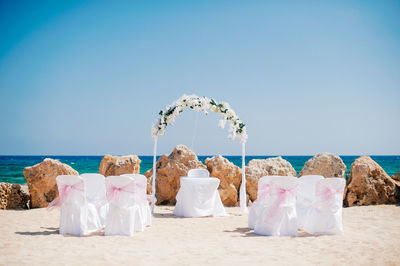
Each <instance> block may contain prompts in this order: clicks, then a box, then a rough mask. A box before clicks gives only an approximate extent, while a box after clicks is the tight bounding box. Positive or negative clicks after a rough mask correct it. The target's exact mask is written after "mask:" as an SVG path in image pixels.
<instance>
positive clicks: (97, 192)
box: [80, 173, 108, 228]
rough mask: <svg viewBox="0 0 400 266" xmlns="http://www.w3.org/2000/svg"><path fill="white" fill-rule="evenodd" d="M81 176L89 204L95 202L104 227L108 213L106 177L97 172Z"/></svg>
mask: <svg viewBox="0 0 400 266" xmlns="http://www.w3.org/2000/svg"><path fill="white" fill-rule="evenodd" d="M80 176H81V177H82V178H83V181H84V182H85V188H86V200H87V202H88V204H93V205H94V206H95V207H96V210H97V214H98V216H99V218H100V223H101V227H102V228H104V226H105V220H106V217H107V214H108V203H107V198H106V184H105V178H104V176H103V175H101V174H95V173H90V174H81V175H80Z"/></svg>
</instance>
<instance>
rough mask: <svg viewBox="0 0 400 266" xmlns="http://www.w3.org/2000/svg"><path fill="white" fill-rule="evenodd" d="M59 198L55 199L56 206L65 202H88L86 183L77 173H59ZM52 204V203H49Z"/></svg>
mask: <svg viewBox="0 0 400 266" xmlns="http://www.w3.org/2000/svg"><path fill="white" fill-rule="evenodd" d="M56 182H57V188H58V198H57V200H55V201H53V202H54V203H53V204H54V206H60V207H61V206H62V205H63V204H77V205H82V206H83V205H84V204H85V203H86V197H85V184H84V182H83V179H82V178H81V177H80V176H77V175H59V176H57V178H56ZM49 206H50V205H49Z"/></svg>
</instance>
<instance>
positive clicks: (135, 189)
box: [107, 182, 147, 202]
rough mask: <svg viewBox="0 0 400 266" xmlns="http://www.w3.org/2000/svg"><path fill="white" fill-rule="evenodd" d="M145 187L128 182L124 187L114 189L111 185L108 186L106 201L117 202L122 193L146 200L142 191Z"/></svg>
mask: <svg viewBox="0 0 400 266" xmlns="http://www.w3.org/2000/svg"><path fill="white" fill-rule="evenodd" d="M146 187H147V185H146V186H144V185H143V184H141V183H135V182H130V183H129V184H127V185H126V186H123V187H116V186H114V185H112V184H110V183H109V184H108V186H107V200H108V201H109V202H110V201H112V200H118V198H119V195H120V194H121V193H122V192H125V193H130V194H136V196H138V197H140V198H141V199H143V200H147V195H146V192H144V189H145V188H146Z"/></svg>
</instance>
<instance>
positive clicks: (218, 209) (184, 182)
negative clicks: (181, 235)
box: [173, 177, 227, 217]
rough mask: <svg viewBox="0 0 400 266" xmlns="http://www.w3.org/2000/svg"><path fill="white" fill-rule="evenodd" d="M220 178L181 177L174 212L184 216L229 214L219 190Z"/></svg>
mask: <svg viewBox="0 0 400 266" xmlns="http://www.w3.org/2000/svg"><path fill="white" fill-rule="evenodd" d="M219 182H220V181H219V179H218V178H213V177H208V178H197V177H196V178H193V177H181V179H180V184H181V187H180V189H179V191H178V194H177V195H176V205H175V209H174V211H173V214H174V215H176V216H183V217H204V216H227V213H226V212H225V209H224V206H223V205H222V201H221V197H220V195H219V192H218V186H219Z"/></svg>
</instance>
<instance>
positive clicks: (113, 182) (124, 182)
mask: <svg viewBox="0 0 400 266" xmlns="http://www.w3.org/2000/svg"><path fill="white" fill-rule="evenodd" d="M106 189H107V200H108V202H109V203H110V204H113V205H115V206H119V207H123V206H132V205H134V204H135V196H136V182H135V180H134V179H133V178H132V177H130V176H109V177H107V179H106Z"/></svg>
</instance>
